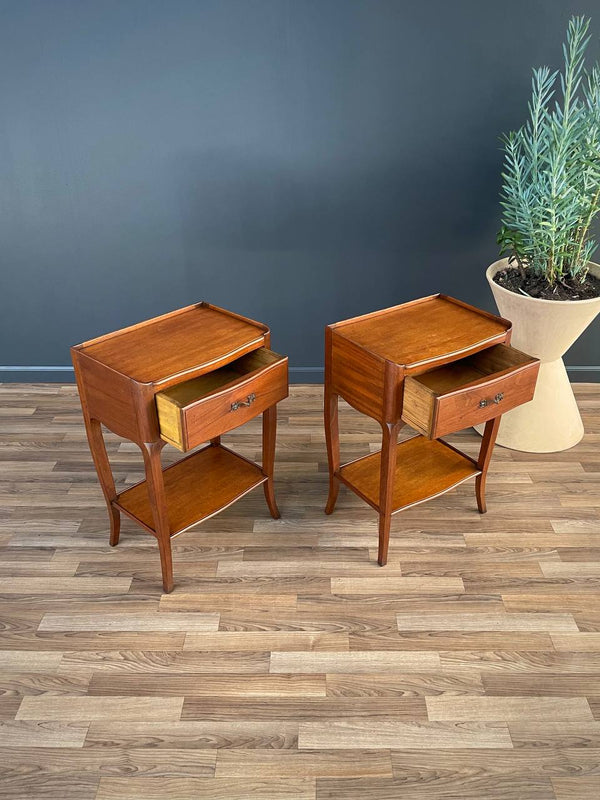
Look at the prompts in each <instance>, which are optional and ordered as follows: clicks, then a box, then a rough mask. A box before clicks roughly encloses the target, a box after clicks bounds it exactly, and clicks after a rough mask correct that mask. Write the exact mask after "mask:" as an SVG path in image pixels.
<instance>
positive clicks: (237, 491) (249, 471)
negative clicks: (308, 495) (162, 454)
mask: <svg viewBox="0 0 600 800" xmlns="http://www.w3.org/2000/svg"><path fill="white" fill-rule="evenodd" d="M163 475H164V483H165V494H166V498H167V509H168V514H169V523H170V525H171V536H175V535H176V534H178V533H181V532H182V531H184V530H186V528H190V527H191V526H192V525H195V524H196V523H197V522H201V521H202V520H203V519H208V517H212V516H213V515H214V514H216V513H217V512H218V511H221V510H222V509H224V508H226V507H227V506H228V505H231V503H233V502H234V501H235V500H237V499H238V498H240V497H242V495H244V494H246V493H247V492H249V491H250V490H251V489H254V488H255V487H256V486H260V484H261V483H264V482H265V481H266V480H267V478H266V476H265V474H264V473H263V471H262V470H261V468H260V467H259V466H257V465H256V464H253V463H252V462H250V461H247V460H246V459H245V458H242V457H241V456H238V455H237V454H236V453H233V452H232V451H231V450H228V449H227V448H225V447H222V446H220V445H219V446H218V447H212V446H209V447H205V448H204V449H203V450H199V451H198V452H197V453H192V455H190V456H188V457H187V458H183V459H181V461H178V462H177V463H175V464H173V465H172V466H170V467H167V469H165V470H164V472H163ZM114 505H115V506H116V507H117V508H120V509H121V510H122V511H124V512H125V513H126V514H127V515H128V516H130V517H132V518H133V519H134V520H135V521H137V522H139V523H141V524H142V525H143V526H144V527H145V528H147V529H148V530H154V518H153V516H152V509H151V507H150V500H149V498H148V491H147V488H146V481H142V482H141V483H138V484H136V485H135V486H132V487H131V488H130V489H126V490H125V491H124V492H122V493H121V494H120V495H119V496H118V498H117V500H116V501H115V503H114Z"/></svg>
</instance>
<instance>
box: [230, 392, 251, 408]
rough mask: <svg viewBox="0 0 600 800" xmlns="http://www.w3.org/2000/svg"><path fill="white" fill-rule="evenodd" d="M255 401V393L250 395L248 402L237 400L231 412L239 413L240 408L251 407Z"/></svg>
mask: <svg viewBox="0 0 600 800" xmlns="http://www.w3.org/2000/svg"><path fill="white" fill-rule="evenodd" d="M255 400H256V395H255V394H254V392H252V394H249V395H248V399H247V400H236V401H235V403H232V404H231V410H232V411H237V410H238V408H242V406H251V405H252V403H253V402H254V401H255Z"/></svg>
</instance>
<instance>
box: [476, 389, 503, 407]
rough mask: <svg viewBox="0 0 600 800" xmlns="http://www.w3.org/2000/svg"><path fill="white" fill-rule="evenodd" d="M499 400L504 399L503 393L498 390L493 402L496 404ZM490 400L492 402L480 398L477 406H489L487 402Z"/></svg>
mask: <svg viewBox="0 0 600 800" xmlns="http://www.w3.org/2000/svg"><path fill="white" fill-rule="evenodd" d="M501 400H504V393H503V392H498V394H497V395H496V396H495V397H494V403H496V405H498V403H499V402H500V401H501ZM491 402H492V401H491V400H480V401H479V408H485V407H486V406H489V404H490V403H491Z"/></svg>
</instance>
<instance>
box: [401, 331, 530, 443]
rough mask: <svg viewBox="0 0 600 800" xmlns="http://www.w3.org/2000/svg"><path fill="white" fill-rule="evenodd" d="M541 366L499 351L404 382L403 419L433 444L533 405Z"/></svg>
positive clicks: (511, 352) (505, 349)
mask: <svg viewBox="0 0 600 800" xmlns="http://www.w3.org/2000/svg"><path fill="white" fill-rule="evenodd" d="M538 370H539V362H538V361H537V360H536V359H533V358H531V357H530V356H527V355H525V354H524V353H520V352H519V351H518V350H514V349H513V348H510V347H507V346H505V345H500V346H497V347H496V348H494V349H493V350H490V351H489V352H482V353H480V354H478V355H476V356H474V357H472V358H469V359H465V360H464V361H457V362H455V363H453V364H449V365H447V366H445V367H443V368H441V369H437V370H434V371H432V372H430V373H424V374H423V375H420V376H418V377H408V378H406V379H405V382H404V398H403V409H402V419H403V420H404V421H405V422H408V424H409V425H412V427H414V428H416V429H417V430H418V431H420V432H421V433H423V434H425V435H426V436H428V437H429V438H431V439H437V438H439V437H440V436H445V435H447V434H449V433H452V432H453V431H458V430H462V429H463V428H468V427H470V426H472V425H478V424H480V423H482V422H487V421H488V420H490V419H493V418H494V417H497V416H499V415H500V414H503V413H504V412H505V411H510V410H511V409H513V408H516V407H517V406H519V405H521V404H522V403H527V402H529V400H532V399H533V394H534V391H535V383H536V379H537V373H538Z"/></svg>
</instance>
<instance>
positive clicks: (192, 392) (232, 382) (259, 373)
mask: <svg viewBox="0 0 600 800" xmlns="http://www.w3.org/2000/svg"><path fill="white" fill-rule="evenodd" d="M287 395H288V360H287V357H286V356H280V355H278V354H277V353H273V352H272V351H271V350H267V348H266V347H261V348H259V349H258V350H253V351H252V352H251V353H248V354H247V355H245V356H242V358H239V359H237V361H232V362H231V363H230V364H227V366H225V367H222V368H221V369H217V370H215V371H214V372H208V373H207V374H205V375H201V376H200V377H199V378H193V379H192V380H189V381H184V382H183V383H179V384H177V385H176V386H172V387H171V388H170V389H166V390H165V391H164V392H158V393H157V395H156V408H157V411H158V421H159V425H160V435H161V438H162V439H164V440H165V441H166V442H169V444H172V445H174V446H175V447H178V448H179V449H180V450H183V451H186V450H191V449H192V448H193V447H196V446H197V445H199V444H202V442H206V441H207V440H208V439H212V438H214V437H216V436H220V435H221V434H222V433H226V432H227V431H230V430H231V429H232V428H237V427H238V425H242V424H243V423H244V422H247V421H248V420H249V419H252V418H253V417H255V416H256V415H257V414H260V413H261V412H262V411H264V410H265V409H267V408H269V407H270V406H272V405H273V404H274V403H277V402H279V401H280V400H283V398H284V397H287Z"/></svg>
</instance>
